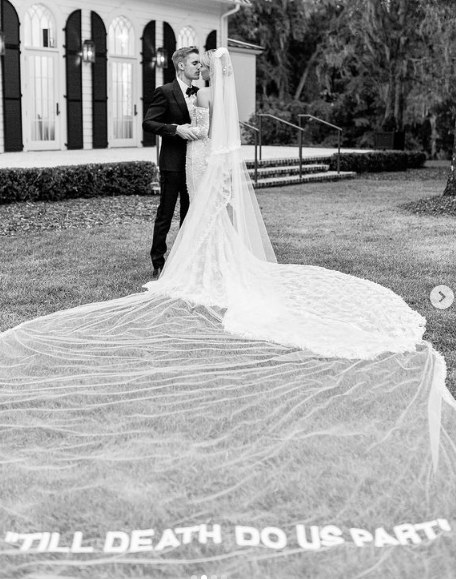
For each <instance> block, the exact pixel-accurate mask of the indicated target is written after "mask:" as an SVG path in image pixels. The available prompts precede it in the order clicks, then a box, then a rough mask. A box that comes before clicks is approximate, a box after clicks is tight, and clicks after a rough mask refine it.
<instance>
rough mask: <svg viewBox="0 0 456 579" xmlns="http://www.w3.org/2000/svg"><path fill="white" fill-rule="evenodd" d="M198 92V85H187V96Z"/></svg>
mask: <svg viewBox="0 0 456 579" xmlns="http://www.w3.org/2000/svg"><path fill="white" fill-rule="evenodd" d="M197 92H198V87H196V86H189V87H188V89H187V90H186V91H185V94H186V95H187V96H192V94H196V93H197Z"/></svg>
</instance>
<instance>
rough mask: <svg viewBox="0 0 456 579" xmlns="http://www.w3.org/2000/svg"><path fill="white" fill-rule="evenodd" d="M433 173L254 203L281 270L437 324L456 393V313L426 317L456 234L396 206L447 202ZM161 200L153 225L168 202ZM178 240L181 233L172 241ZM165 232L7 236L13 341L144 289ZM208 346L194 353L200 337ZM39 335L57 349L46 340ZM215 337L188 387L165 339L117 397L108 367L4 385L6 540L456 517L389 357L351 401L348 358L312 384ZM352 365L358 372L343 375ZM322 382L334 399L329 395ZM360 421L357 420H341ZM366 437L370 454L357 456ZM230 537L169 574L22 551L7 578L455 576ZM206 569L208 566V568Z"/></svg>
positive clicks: (133, 229)
mask: <svg viewBox="0 0 456 579" xmlns="http://www.w3.org/2000/svg"><path fill="white" fill-rule="evenodd" d="M425 175H427V173H423V172H420V171H411V172H409V173H406V174H394V175H393V174H384V175H382V176H376V177H375V178H372V177H369V176H368V177H363V178H359V179H356V180H354V181H348V182H341V183H329V184H311V185H306V186H302V187H301V186H293V187H284V188H281V189H270V190H265V191H261V192H259V193H258V199H259V203H260V206H261V208H262V211H263V215H264V218H265V221H266V225H267V227H268V230H269V232H270V235H271V237H272V240H273V244H274V246H275V248H276V251H277V257H278V260H279V262H282V263H284V262H285V263H286V262H288V263H303V264H313V265H319V266H323V267H328V268H336V269H338V270H341V271H343V272H346V273H351V274H354V275H358V276H361V277H365V278H368V279H371V280H373V281H375V282H378V283H381V284H382V285H385V286H388V287H390V288H391V289H393V290H394V291H396V292H397V293H398V294H400V295H402V296H403V297H404V298H405V299H406V301H407V302H408V303H409V304H410V305H411V306H412V307H413V308H415V309H416V310H418V311H419V312H420V313H422V314H423V315H424V316H426V317H427V319H428V329H427V334H426V337H427V339H429V340H430V341H431V342H432V343H433V345H434V347H435V348H436V349H437V350H439V351H441V352H442V353H443V354H444V355H445V358H446V360H447V364H448V369H449V375H448V380H447V383H448V384H449V386H450V388H453V389H454V385H455V367H456V360H455V358H454V350H455V347H454V346H455V333H454V332H455V330H454V321H455V320H454V311H455V306H454V305H453V306H452V307H451V308H449V309H448V310H443V311H440V310H436V309H434V308H433V307H432V305H431V304H430V302H429V291H430V290H431V289H432V287H434V286H435V285H439V284H446V285H449V286H451V287H453V288H455V287H456V280H455V276H454V273H453V263H452V262H453V259H452V258H453V255H454V239H453V231H454V227H453V224H454V221H453V219H452V218H447V217H425V216H422V215H420V216H417V215H414V214H412V213H410V212H408V211H406V210H404V209H402V208H401V207H400V205H401V204H403V203H404V202H409V201H413V200H416V199H419V198H421V197H426V196H430V195H434V194H438V193H439V192H440V190H441V188H442V185H443V182H444V181H443V179H442V178H441V177H440V176H438V174H437V173H436V178H435V179H429V178H427V179H423V176H425ZM120 200H121V199H120ZM130 202H131V199H130V200H129V199H128V198H125V199H124V200H123V203H125V204H126V205H127V204H128V203H130ZM149 202H150V204H151V206H152V207H153V206H154V205H155V204H156V203H157V199H156V198H150V199H149ZM62 210H65V206H64V205H62ZM74 211H75V212H76V208H74ZM125 212H126V213H127V211H125ZM146 213H147V211H146ZM0 215H1V208H0ZM176 228H177V223H176V222H175V223H174V224H173V232H172V236H171V240H172V237H173V236H174V235H175V234H176ZM151 232H152V223H150V221H148V220H147V219H144V218H138V220H137V221H134V222H132V221H131V220H129V222H128V224H127V223H124V224H123V225H116V226H113V225H108V224H106V222H105V223H104V225H101V226H99V227H85V226H84V225H83V224H81V226H80V227H79V228H72V229H67V230H61V229H60V230H59V229H56V230H46V231H43V232H42V233H40V234H31V233H27V234H25V233H23V234H22V233H18V235H17V236H15V237H11V236H9V237H4V238H2V257H3V265H2V288H1V289H2V292H1V300H2V303H1V319H0V320H1V329H6V328H8V327H11V326H13V325H15V324H18V323H20V322H22V321H25V320H27V319H29V318H31V317H34V316H38V315H42V314H46V313H50V312H52V311H56V310H60V309H62V308H67V307H72V306H75V305H78V304H82V303H87V302H92V301H98V300H108V299H110V298H114V297H117V296H123V295H128V294H131V293H135V292H138V291H141V286H142V284H143V283H145V282H146V281H148V280H149V279H150V275H151V267H150V262H149V256H148V250H149V244H150V238H151ZM151 302H152V300H151ZM148 303H149V302H148ZM147 315H148V316H151V317H153V315H154V312H153V311H152V312H151V311H150V308H149V307H148V308H147V312H144V316H145V318H144V319H142V318H141V324H138V325H137V327H136V328H135V334H134V335H135V336H136V334H137V333H138V334H139V333H140V332H141V331H142V330H143V331H144V332H145V334H147V333H148V331H149V330H148V329H147V328H148V327H151V326H152V325H153V324H150V325H149V326H148V324H147V317H146V316H147ZM166 315H167V316H168V317H167V318H166V320H167V321H168V322H169V320H170V319H172V320H174V319H178V318H179V316H178V315H177V313H176V314H174V313H173V311H172V310H171V311H170V312H169V313H168V312H166ZM187 315H188V316H189V319H190V321H191V320H193V319H194V318H195V317H196V313H195V311H194V310H193V309H192V308H190V309H189V312H187ZM92 322H93V320H91V323H92ZM143 328H144V329H143ZM195 328H196V329H195V337H196V338H198V333H197V329H198V326H197V324H195ZM25 333H27V332H25ZM188 334H190V335H192V333H191V330H188ZM170 335H171V338H172V337H173V334H170ZM41 337H42V338H46V332H45V330H43V332H42V336H41ZM120 337H121V339H122V338H123V334H122V332H121V331H120ZM204 338H205V337H204V336H202V340H201V345H202V346H201V348H195V350H194V351H190V352H189V355H188V356H187V358H186V359H185V364H184V365H183V366H182V367H181V366H178V367H177V370H176V368H174V369H173V368H169V359H171V360H173V358H174V351H173V348H175V349H176V350H178V349H179V348H182V347H185V340H186V336H185V335H184V336H183V339H182V340H181V342H183V343H184V346H182V343H176V344H175V342H174V341H173V339H171V340H170V343H168V344H167V345H166V348H163V336H161V335H160V336H159V340H158V344H156V346H157V347H155V349H154V347H153V346H154V345H153V344H150V343H149V344H148V347H147V348H145V349H143V350H141V351H137V350H135V349H134V350H133V352H129V351H126V352H125V355H126V357H128V356H129V355H133V357H134V360H135V366H134V368H135V370H136V369H138V373H137V374H134V375H129V374H127V375H126V376H123V375H122V376H119V373H118V367H117V366H116V364H117V360H120V358H121V356H122V353H123V352H122V348H120V350H119V351H117V350H116V357H113V358H109V359H110V360H111V361H112V362H111V363H112V367H108V366H105V367H103V368H102V370H100V373H101V374H100V375H101V377H103V379H101V378H100V376H96V372H97V368H98V362H97V367H96V368H95V369H93V368H89V369H88V370H87V380H86V379H85V378H86V376H85V375H84V371H85V368H84V366H83V365H81V366H80V367H78V373H76V374H75V375H73V374H72V368H71V367H67V366H66V365H65V364H64V363H62V364H60V365H58V364H56V371H55V376H56V378H55V380H54V381H52V380H51V381H50V382H48V381H47V380H46V382H45V383H42V384H41V383H39V381H37V382H33V381H32V382H31V383H30V384H27V383H25V384H20V386H19V387H18V388H16V387H15V386H13V387H8V386H7V387H6V388H5V389H4V390H5V392H2V396H3V397H2V399H1V403H2V406H1V412H2V413H1V415H0V416H1V425H0V429H1V430H2V435H3V436H4V447H3V455H2V461H1V463H0V469H1V483H2V488H3V489H4V492H3V498H2V507H3V509H2V515H1V520H2V524H4V526H5V528H6V529H7V530H15V531H16V530H18V532H33V531H43V530H49V531H59V532H60V533H61V534H62V537H63V538H64V540H65V544H67V542H68V540H69V537H71V536H72V533H74V531H79V530H81V531H83V532H84V536H85V537H86V540H87V541H93V542H95V543H96V544H98V546H99V545H100V543H101V541H102V538H103V536H104V534H105V533H106V532H107V531H110V530H113V531H122V530H125V531H127V532H130V531H131V530H132V529H149V528H154V529H157V530H158V529H164V528H167V527H169V528H176V527H181V526H187V525H192V524H196V523H199V524H201V523H203V522H206V523H207V524H209V525H210V524H214V522H219V521H220V522H221V524H222V525H224V528H225V526H226V527H227V528H228V529H229V528H232V527H233V526H234V525H236V524H239V525H252V526H255V527H258V528H262V527H265V526H278V527H280V528H283V529H284V530H285V531H286V532H287V535H289V536H290V537H291V535H292V533H293V527H294V524H295V523H297V522H299V523H302V524H304V525H307V526H309V525H312V524H317V525H320V524H321V525H324V524H331V523H333V522H334V524H337V525H339V526H340V527H341V528H343V530H344V534H345V533H346V532H347V529H348V528H349V527H361V528H367V527H366V525H367V524H369V525H370V524H372V527H369V528H375V527H379V526H380V525H382V526H384V527H385V528H388V529H391V528H392V525H394V524H401V523H408V522H413V523H419V522H421V521H425V520H431V519H435V518H436V517H444V516H449V514H451V512H453V511H452V510H451V508H452V507H453V506H454V493H453V483H452V479H451V477H450V476H449V474H451V468H452V467H453V463H452V462H451V461H449V464H450V469H448V468H446V469H445V462H444V458H445V457H444V456H442V461H441V466H442V470H441V471H439V473H438V475H439V479H437V483H436V484H437V486H436V487H433V486H432V483H431V482H430V481H429V480H428V479H429V474H430V471H429V462H430V457H429V450H428V439H427V432H428V430H427V428H428V425H427V417H428V415H427V401H428V391H427V389H426V388H420V389H419V392H417V391H416V388H415V386H416V383H415V382H413V381H412V382H411V383H409V384H408V385H407V384H402V386H401V388H398V387H394V388H393V386H392V384H396V382H395V381H393V382H389V378H390V376H391V374H390V373H389V370H390V368H389V366H388V363H389V360H390V356H388V355H385V356H384V357H382V361H381V362H378V361H377V360H376V361H374V366H375V365H377V364H379V369H380V372H379V375H378V376H377V377H378V380H377V378H376V377H375V376H374V377H373V376H372V375H370V374H369V372H367V373H364V371H363V366H364V364H365V361H362V362H361V364H360V365H359V366H357V364H355V365H354V368H355V370H353V368H351V370H350V372H351V371H354V372H356V371H358V370H356V368H358V369H359V378H356V376H355V377H353V376H351V374H350V372H348V375H349V376H351V377H350V378H349V379H348V380H347V382H346V383H345V384H344V381H343V380H342V383H341V384H339V383H338V384H334V383H333V382H331V375H332V373H333V369H332V368H333V367H332V364H333V361H332V360H329V361H328V362H327V364H328V368H327V369H326V370H322V368H324V364H325V362H322V361H318V364H317V365H316V366H313V365H312V364H313V363H314V362H315V361H312V359H310V360H306V359H305V358H302V357H301V356H304V353H303V352H301V351H297V352H296V351H293V350H289V349H285V350H286V352H285V355H284V359H280V363H279V362H277V360H278V359H279V358H280V352H281V347H279V346H277V345H274V344H265V345H264V363H261V364H259V363H258V358H257V357H254V356H252V357H251V358H249V356H250V352H249V348H250V343H251V342H250V341H249V340H242V339H238V338H234V337H233V338H229V337H227V338H226V339H225V337H223V344H222V346H220V344H218V343H217V342H216V341H215V342H210V341H209V343H208V342H207V340H205V339H204ZM19 339H20V334H19ZM176 342H178V340H176ZM225 342H226V343H225ZM49 343H50V344H52V335H51V336H50V341H49ZM191 343H192V344H193V345H194V343H195V342H191ZM193 345H192V346H191V347H193ZM205 348H207V350H215V351H216V352H218V351H219V350H218V348H220V350H221V354H223V356H222V358H223V364H225V363H226V364H228V368H229V370H228V371H226V369H225V366H223V372H221V371H220V367H216V368H215V370H214V372H213V376H212V377H209V378H210V379H206V378H205V380H204V381H203V383H202V384H200V382H199V376H198V370H199V366H198V364H199V360H200V359H202V360H204V358H205ZM170 352H171V353H170ZM52 356H53V352H52V354H51V356H50V358H51V363H54V361H53V360H52ZM417 358H419V356H418V355H417ZM62 359H65V358H64V357H63V358H62ZM225 360H226V362H225ZM407 360H408V362H407ZM230 361H231V362H232V364H233V366H232V367H231V366H229V364H230ZM394 361H395V357H394V356H393V357H391V362H392V363H393V362H394ZM345 362H346V361H339V360H336V361H335V364H336V366H337V365H343V364H344V363H345ZM394 363H395V362H394ZM402 363H405V364H406V365H405V366H402ZM100 364H101V362H100ZM407 364H408V365H407ZM171 365H172V364H171ZM271 366H272V367H273V372H272V374H271V371H270V367H271ZM351 366H352V361H348V362H347V368H348V367H351ZM416 367H418V368H420V365H419V364H418V365H417V366H416ZM40 368H41V367H40ZM53 368H54V366H53ZM195 368H196V370H195ZM315 368H317V369H318V372H320V380H322V384H323V385H324V387H323V388H318V387H316V388H315V391H313V387H314V385H315V384H316V383H317V382H318V378H317V374H318V372H315ZM395 368H396V369H395V372H396V378H397V377H399V380H401V379H402V378H403V377H404V376H405V377H408V376H411V375H413V374H414V368H415V358H414V356H412V357H411V358H410V359H409V358H407V357H404V358H401V362H400V363H399V364H398V365H397V366H396V367H395ZM415 369H416V368H415ZM92 371H94V373H95V380H94V383H92V382H91V372H92ZM326 371H327V373H326V374H325V372H326ZM274 372H275V374H274ZM383 373H384V374H383ZM336 374H337V372H336ZM158 375H160V379H161V381H160V379H158V378H157V376H158ZM341 375H344V371H341ZM383 375H384V376H385V377H384V378H383V379H382V376H383ZM62 376H63V377H65V379H64V380H63V381H62V382H60V378H61V377H62ZM393 376H394V372H393ZM97 378H98V379H97ZM53 379H54V375H53ZM352 379H353V381H352ZM424 383H425V385H428V382H427V381H426V380H425V381H424ZM93 384H96V387H93ZM336 386H337V388H336ZM453 391H454V390H453ZM334 392H335V394H334ZM410 399H413V402H414V404H413V406H412V409H411V411H410V413H409V416H406V417H405V418H404V416H403V415H402V409H403V404H404V400H406V401H408V400H410ZM401 404H402V406H401ZM398 414H399V416H398ZM404 414H405V413H404ZM347 416H348V417H350V419H351V421H350V420H349V421H346V420H344V417H347ZM401 423H402V426H403V427H402V428H396V425H398V424H401ZM390 425H392V426H390ZM333 426H334V432H333V431H332V430H331V428H332V427H333ZM321 430H322V431H323V432H320V431H321ZM319 434H322V436H321V437H319ZM315 437H316V438H317V439H318V443H316V440H315ZM353 437H354V438H355V439H356V440H359V444H358V443H355V444H353V445H351V444H350V439H351V438H353ZM379 440H381V443H380V442H378V441H379ZM347 441H348V444H347ZM347 447H348V449H349V451H348V452H347ZM366 447H367V452H366ZM442 455H444V452H442ZM391 457H392V459H391ZM385 465H387V466H386V467H385ZM423 465H427V466H426V467H423ZM449 470H450V473H449ZM442 479H443V481H442ZM442 483H443V484H442ZM411 488H413V492H410V489H411ZM435 488H437V489H438V492H434V491H435ZM433 493H434V494H433ZM417 497H418V498H417ZM423 517H425V518H423ZM3 521H4V523H3ZM315 521H316V522H315ZM157 532H158V531H157ZM227 537H228V540H229V542H227V543H224V544H223V545H222V546H217V545H212V544H208V545H202V544H197V543H192V545H190V546H189V547H188V548H185V547H183V548H182V549H177V550H176V551H173V550H171V551H170V552H167V553H165V556H164V560H163V559H160V554H155V553H154V554H151V553H145V554H144V555H143V554H142V553H132V554H129V553H128V554H120V555H118V556H117V555H106V554H103V553H102V551H100V550H99V551H97V553H98V554H96V555H93V556H90V555H87V556H84V555H81V556H78V555H75V556H72V557H69V556H66V555H65V554H47V553H46V554H38V555H33V554H28V553H26V554H20V553H19V554H18V553H17V552H16V553H14V555H11V556H8V557H5V566H4V570H5V573H6V574H5V575H4V576H5V578H7V579H13V578H14V579H16V578H17V579H22V578H23V577H30V579H31V578H32V577H36V578H37V577H43V579H44V577H46V578H47V577H56V576H59V575H60V576H63V577H69V578H76V577H77V578H78V579H95V578H96V579H125V578H131V579H133V578H134V579H137V578H138V577H149V578H152V577H153V578H154V579H165V578H169V579H184V577H185V579H189V577H191V576H198V577H201V576H202V575H203V574H204V573H206V574H207V575H208V576H209V577H210V576H211V574H212V573H214V574H215V573H217V574H218V575H219V576H220V572H223V573H226V577H227V578H229V579H245V578H248V579H250V578H251V579H303V578H309V579H329V578H331V579H333V578H334V579H345V578H346V577H350V578H351V577H362V576H365V577H376V578H378V579H384V578H390V577H391V578H396V577H401V579H402V578H404V579H412V577H413V579H414V578H415V577H418V576H420V577H421V576H423V577H424V576H435V577H437V576H438V577H441V578H443V579H450V578H451V577H452V576H453V575H452V573H453V570H454V564H455V558H454V537H452V536H451V535H446V536H442V537H439V540H436V541H429V542H427V543H422V544H421V545H418V546H416V548H415V545H407V546H406V547H399V548H397V549H395V548H391V549H389V548H388V547H386V548H384V549H380V550H376V549H374V548H371V546H368V547H363V548H358V549H355V548H354V546H353V545H350V544H349V543H346V545H345V547H346V548H345V549H338V548H334V549H332V548H330V549H327V550H326V549H322V550H321V551H318V552H311V551H303V550H302V549H297V548H296V550H295V552H293V550H292V547H293V546H294V544H293V545H292V544H291V542H290V548H289V549H288V550H286V551H281V550H277V551H275V550H271V549H255V548H252V549H250V548H240V547H238V546H237V545H236V544H234V542H233V540H232V536H231V535H230V534H229V533H228V534H227ZM0 545H1V543H0ZM198 558H199V559H200V561H201V562H200V563H198V562H196V563H195V561H194V560H195V559H198ZM173 559H175V563H176V562H177V563H178V564H177V563H176V564H175V566H173V565H172V563H173ZM30 572H32V573H33V574H32V575H30V574H29V573H30ZM0 576H2V570H1V569H0Z"/></svg>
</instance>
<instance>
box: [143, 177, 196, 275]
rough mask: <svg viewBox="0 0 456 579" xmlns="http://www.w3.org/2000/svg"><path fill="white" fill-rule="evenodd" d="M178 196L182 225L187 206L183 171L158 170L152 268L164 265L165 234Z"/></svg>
mask: <svg viewBox="0 0 456 579" xmlns="http://www.w3.org/2000/svg"><path fill="white" fill-rule="evenodd" d="M178 197H180V225H182V223H183V221H184V219H185V216H186V215H187V211H188V206H189V198H188V191H187V184H186V179H185V171H160V205H159V206H158V209H157V216H156V217H155V225H154V236H153V240H152V249H151V251H150V256H151V258H152V264H153V266H154V268H162V267H163V266H164V265H165V253H166V249H167V246H166V236H167V235H168V232H169V229H170V227H171V221H172V219H173V215H174V209H175V207H176V202H177V198H178Z"/></svg>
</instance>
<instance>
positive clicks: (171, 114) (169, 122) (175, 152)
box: [143, 79, 190, 171]
mask: <svg viewBox="0 0 456 579" xmlns="http://www.w3.org/2000/svg"><path fill="white" fill-rule="evenodd" d="M185 123H190V115H189V112H188V108H187V104H186V102H185V98H184V95H183V94H182V90H181V87H180V86H179V83H178V82H177V79H175V80H174V81H173V82H169V83H168V84H164V85H163V86H159V87H158V88H157V89H155V92H154V94H153V95H152V102H151V104H150V106H149V108H148V110H147V113H146V116H145V117H144V121H143V129H144V130H145V131H150V132H152V133H155V134H156V135H160V136H161V137H162V146H161V150H160V159H159V167H160V169H161V170H162V171H185V154H186V151H187V141H186V140H185V139H182V138H181V137H179V136H178V135H176V125H184V124H185Z"/></svg>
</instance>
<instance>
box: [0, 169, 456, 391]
mask: <svg viewBox="0 0 456 579" xmlns="http://www.w3.org/2000/svg"><path fill="white" fill-rule="evenodd" d="M445 179H446V171H445V170H442V168H435V169H434V170H431V169H426V170H413V171H408V172H405V173H403V172H401V173H383V174H377V175H373V176H363V177H360V178H357V179H355V180H352V181H342V182H332V183H310V184H306V185H302V186H296V185H294V186H289V187H282V188H273V189H267V190H260V191H259V192H258V200H259V204H260V207H261V210H262V213H263V217H264V220H265V222H266V226H267V228H268V231H269V234H270V236H271V238H272V242H273V245H274V248H275V250H276V253H277V258H278V261H279V262H280V263H302V264H312V265H318V266H322V267H326V268H329V269H337V270H339V271H342V272H344V273H349V274H352V275H356V276H359V277H363V278H366V279H369V280H372V281H375V282H377V283H379V284H381V285H384V286H386V287H389V288H391V289H392V290H394V291H395V292H396V293H398V294H399V295H401V296H402V297H403V298H404V299H405V300H406V301H407V303H408V304H409V305H410V306H411V307H412V308H414V309H416V310H417V311H419V312H420V313H421V314H422V315H423V316H425V317H426V319H427V331H426V335H425V338H426V339H428V340H430V341H431V342H432V343H433V345H434V347H435V348H436V349H437V350H439V351H440V352H441V353H442V354H444V356H445V358H446V360H447V364H448V370H449V373H448V385H449V387H450V389H451V390H452V391H453V392H455V391H456V324H455V321H456V316H455V311H456V305H452V306H451V307H450V308H449V309H447V310H438V309H435V308H434V307H433V306H432V304H431V302H430V300H429V293H430V291H431V290H432V288H433V287H435V286H437V285H447V286H449V287H451V288H453V290H456V273H455V269H454V255H455V249H456V239H455V235H454V232H455V222H454V217H453V216H445V215H443V216H428V215H416V214H413V213H411V212H410V211H407V210H405V209H403V208H401V205H402V204H404V203H407V202H412V201H416V200H419V199H422V198H424V197H430V196H433V195H439V194H441V192H442V191H443V188H444V185H445ZM123 202H124V203H125V204H126V205H128V203H129V202H131V199H129V198H128V197H125V198H123ZM157 202H158V199H157V198H156V197H150V198H148V199H147V201H144V200H143V201H142V205H145V204H147V203H149V204H150V211H147V213H148V214H153V213H154V208H155V206H156V204H157ZM72 203H74V201H72ZM84 204H85V205H86V204H87V201H84ZM117 205H119V203H117ZM64 207H65V203H64V202H63V203H62V211H64V210H65V209H64ZM2 210H4V208H2V207H0V217H1V216H2ZM152 228H153V223H151V220H150V218H149V217H148V216H146V217H144V218H138V221H136V222H134V221H133V222H132V221H131V219H129V220H128V222H127V223H126V224H123V225H122V224H118V223H116V225H113V226H109V225H101V226H92V227H85V226H82V227H81V228H73V229H59V230H47V231H43V232H42V233H32V234H30V233H28V234H27V233H25V234H23V233H18V234H17V236H15V237H10V236H5V237H2V238H1V244H2V250H1V259H2V266H1V268H2V269H1V274H2V275H1V278H0V279H1V281H0V284H1V285H0V291H1V293H0V330H5V329H7V328H9V327H12V326H14V325H16V324H18V323H20V322H22V321H25V320H27V319H30V318H33V317H36V316H39V315H44V314H46V313H50V312H53V311H57V310H59V309H63V308H69V307H73V306H76V305H79V304H82V303H89V302H94V301H101V300H107V299H111V298H114V297H120V296H123V295H127V294H130V293H136V292H138V291H142V290H141V286H142V284H143V283H145V282H147V281H148V280H149V279H150V276H151V265H150V258H149V248H150V242H151V236H152ZM176 231H177V222H176V221H174V222H173V227H172V230H171V234H170V237H169V240H170V245H171V243H172V240H173V237H174V235H175V234H176Z"/></svg>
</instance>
